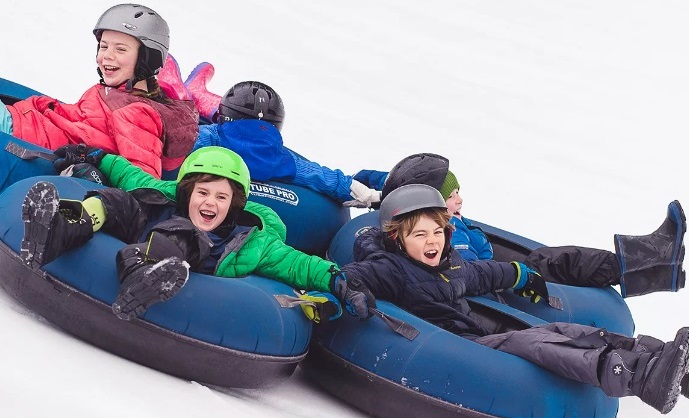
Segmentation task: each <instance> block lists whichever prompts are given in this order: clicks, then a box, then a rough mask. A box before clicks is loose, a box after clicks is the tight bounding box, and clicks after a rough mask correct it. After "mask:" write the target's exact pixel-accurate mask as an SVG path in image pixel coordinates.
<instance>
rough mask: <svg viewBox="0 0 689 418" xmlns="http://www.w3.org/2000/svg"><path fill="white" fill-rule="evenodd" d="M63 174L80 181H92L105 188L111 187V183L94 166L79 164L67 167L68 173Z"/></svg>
mask: <svg viewBox="0 0 689 418" xmlns="http://www.w3.org/2000/svg"><path fill="white" fill-rule="evenodd" d="M63 173H64V174H63V175H65V176H70V177H74V178H78V179H85V180H88V181H92V182H94V183H98V184H102V185H103V186H108V187H109V186H110V182H109V181H108V179H107V178H106V177H105V175H104V174H103V173H102V172H101V171H100V170H99V169H97V168H96V167H95V166H94V165H93V164H89V163H78V164H74V165H70V166H68V167H67V170H66V171H63Z"/></svg>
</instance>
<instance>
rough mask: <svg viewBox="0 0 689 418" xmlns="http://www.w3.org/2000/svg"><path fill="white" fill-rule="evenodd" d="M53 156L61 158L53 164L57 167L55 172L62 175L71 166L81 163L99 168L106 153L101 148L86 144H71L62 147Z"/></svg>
mask: <svg viewBox="0 0 689 418" xmlns="http://www.w3.org/2000/svg"><path fill="white" fill-rule="evenodd" d="M53 154H55V155H57V156H58V157H60V158H58V159H57V160H55V161H54V162H53V167H55V171H57V172H58V173H61V172H62V171H63V170H65V169H66V168H67V167H69V166H70V165H73V164H79V163H89V164H92V165H93V166H94V167H98V164H100V161H101V160H102V159H103V157H104V156H105V154H106V152H105V151H103V150H102V149H100V148H94V147H89V146H88V145H86V144H79V145H75V144H71V145H64V146H61V147H60V148H58V149H56V150H55V151H54V152H53Z"/></svg>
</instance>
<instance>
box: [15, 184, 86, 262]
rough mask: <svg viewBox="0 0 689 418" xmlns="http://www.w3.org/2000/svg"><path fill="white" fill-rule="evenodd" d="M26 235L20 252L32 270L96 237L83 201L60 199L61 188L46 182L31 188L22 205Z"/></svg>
mask: <svg viewBox="0 0 689 418" xmlns="http://www.w3.org/2000/svg"><path fill="white" fill-rule="evenodd" d="M22 220H23V221H24V238H23V239H22V243H21V247H20V254H19V256H20V257H21V259H22V261H23V262H24V263H25V264H26V265H28V266H29V267H31V268H32V269H36V268H40V267H41V266H43V265H44V264H47V263H49V262H51V261H53V260H54V259H56V258H57V257H59V256H60V255H61V254H63V253H64V252H65V251H67V250H70V249H72V248H74V247H78V246H80V245H83V244H84V243H86V242H87V241H88V240H90V239H91V237H92V236H93V224H92V222H91V217H90V216H89V214H88V213H87V212H86V211H85V210H84V208H83V207H82V206H81V202H78V201H72V200H60V199H59V196H58V193H57V189H56V188H55V186H54V185H53V184H52V183H48V182H45V181H41V182H38V183H36V184H34V185H33V186H32V187H31V189H29V191H28V193H27V194H26V197H25V198H24V203H23V204H22Z"/></svg>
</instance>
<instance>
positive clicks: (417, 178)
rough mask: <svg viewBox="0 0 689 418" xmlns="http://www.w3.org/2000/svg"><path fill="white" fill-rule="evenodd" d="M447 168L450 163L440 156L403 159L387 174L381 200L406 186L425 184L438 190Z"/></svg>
mask: <svg viewBox="0 0 689 418" xmlns="http://www.w3.org/2000/svg"><path fill="white" fill-rule="evenodd" d="M449 168H450V161H449V160H448V159H447V158H445V157H443V156H442V155H438V154H431V153H427V152H424V153H420V154H413V155H410V156H408V157H405V158H404V159H402V161H400V162H398V163H397V164H395V166H394V167H393V168H392V170H390V173H388V176H387V178H386V179H385V184H384V185H383V191H382V195H381V198H382V199H385V197H386V196H387V195H388V194H390V192H392V191H393V190H395V189H397V188H398V187H400V186H404V185H408V184H425V185H428V186H432V187H435V188H436V189H437V190H440V187H441V186H442V185H443V182H444V181H445V177H447V172H448V170H449Z"/></svg>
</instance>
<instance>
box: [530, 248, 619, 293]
mask: <svg viewBox="0 0 689 418" xmlns="http://www.w3.org/2000/svg"><path fill="white" fill-rule="evenodd" d="M524 264H526V265H527V266H528V267H530V268H532V269H534V270H536V271H537V272H539V273H540V274H541V276H543V278H544V279H545V280H546V281H548V282H552V283H560V284H566V285H569V286H580V287H605V286H614V285H617V284H620V276H621V275H622V273H621V271H620V265H619V262H618V261H617V255H616V254H615V253H612V252H610V251H606V250H599V249H597V248H587V247H575V246H563V247H541V248H538V249H536V250H534V251H532V252H531V254H529V256H528V257H527V258H526V260H524Z"/></svg>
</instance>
